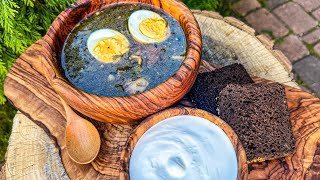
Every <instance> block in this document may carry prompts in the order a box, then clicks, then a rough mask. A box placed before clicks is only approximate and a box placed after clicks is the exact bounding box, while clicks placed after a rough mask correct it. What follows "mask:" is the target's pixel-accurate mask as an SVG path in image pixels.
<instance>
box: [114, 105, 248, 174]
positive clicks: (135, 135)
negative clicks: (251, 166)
mask: <svg viewBox="0 0 320 180" xmlns="http://www.w3.org/2000/svg"><path fill="white" fill-rule="evenodd" d="M179 115H192V116H198V117H202V118H204V119H207V120H209V121H211V122H212V123H214V124H215V125H217V126H218V127H220V128H221V129H222V130H223V131H224V132H225V133H226V135H227V136H228V137H229V139H230V141H231V143H232V145H233V147H234V150H235V152H236V155H237V161H238V179H247V176H248V166H247V163H246V162H247V159H246V153H245V151H244V149H243V147H242V145H241V143H240V141H239V139H238V136H237V135H236V134H235V133H234V131H233V130H232V129H231V127H230V126H229V125H228V124H227V123H225V122H224V121H223V120H221V119H220V118H218V117H216V116H214V115H212V114H210V113H208V112H206V111H203V110H200V109H192V108H185V107H177V108H171V109H167V110H164V111H161V112H159V113H156V114H154V115H152V116H150V117H148V118H146V119H145V120H144V121H143V122H142V123H141V124H139V126H138V127H137V128H136V129H135V130H134V131H133V132H132V134H131V135H130V137H129V140H128V143H127V146H126V148H125V149H124V151H123V153H122V154H121V164H122V166H123V172H122V173H121V176H120V177H121V179H129V162H130V157H131V154H132V152H133V149H134V147H135V145H136V144H137V142H138V141H139V139H140V138H141V136H142V135H143V134H144V133H145V132H146V131H147V130H148V129H150V128H151V127H152V126H154V125H155V124H157V123H159V122H161V121H163V120H165V119H167V118H170V117H174V116H179Z"/></svg>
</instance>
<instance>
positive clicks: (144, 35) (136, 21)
mask: <svg viewBox="0 0 320 180" xmlns="http://www.w3.org/2000/svg"><path fill="white" fill-rule="evenodd" d="M128 27H129V31H130V33H131V35H132V37H133V38H134V39H135V40H136V41H138V42H140V43H143V44H151V43H158V42H162V41H165V40H166V39H167V38H168V37H169V36H170V28H169V26H168V23H167V21H166V20H165V19H164V18H162V17H161V16H160V15H159V14H157V13H155V12H153V11H149V10H138V11H135V12H133V13H132V14H131V15H130V17H129V20H128Z"/></svg>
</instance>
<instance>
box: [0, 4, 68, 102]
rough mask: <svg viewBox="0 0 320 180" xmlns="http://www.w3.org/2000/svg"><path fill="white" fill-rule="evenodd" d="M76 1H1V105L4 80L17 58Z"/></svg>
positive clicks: (3, 98) (3, 99)
mask: <svg viewBox="0 0 320 180" xmlns="http://www.w3.org/2000/svg"><path fill="white" fill-rule="evenodd" d="M73 1H74V0H1V2H0V104H3V103H4V102H5V101H6V99H5V97H4V95H3V83H4V82H3V81H4V78H5V76H6V75H7V73H8V70H9V68H10V67H11V65H12V64H13V63H14V61H15V59H16V58H17V57H18V56H19V55H20V54H21V53H23V51H24V50H25V49H26V48H27V47H28V46H30V45H31V44H32V43H34V42H35V41H36V40H38V39H39V38H40V37H41V36H42V35H44V34H45V32H46V31H47V29H48V27H49V26H50V24H51V22H52V21H53V20H54V18H56V16H57V15H58V14H59V13H60V12H61V11H62V10H63V9H64V8H65V7H67V6H68V5H69V4H71V3H72V2H73Z"/></svg>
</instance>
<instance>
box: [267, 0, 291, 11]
mask: <svg viewBox="0 0 320 180" xmlns="http://www.w3.org/2000/svg"><path fill="white" fill-rule="evenodd" d="M285 2H288V0H269V1H268V2H267V6H268V8H269V9H274V8H276V7H278V6H279V5H281V4H283V3H285Z"/></svg>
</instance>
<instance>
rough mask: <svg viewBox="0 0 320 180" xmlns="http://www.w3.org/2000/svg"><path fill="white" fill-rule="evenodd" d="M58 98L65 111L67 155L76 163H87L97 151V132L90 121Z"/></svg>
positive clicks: (98, 138)
mask: <svg viewBox="0 0 320 180" xmlns="http://www.w3.org/2000/svg"><path fill="white" fill-rule="evenodd" d="M60 100H61V102H62V104H63V107H64V109H65V111H66V119H67V126H66V132H65V138H66V147H67V151H68V154H69V157H70V158H71V159H72V160H73V161H74V162H76V163H78V164H88V163H90V162H92V161H93V160H94V159H95V158H96V157H97V155H98V153H99V150H100V145H101V142H100V136H99V132H98V130H97V129H96V127H94V126H93V124H92V123H90V122H89V121H87V120H85V119H83V118H82V117H80V116H78V115H77V114H76V113H75V112H74V111H73V110H72V109H71V108H70V107H69V105H68V104H67V103H66V102H65V101H64V100H63V99H62V98H60Z"/></svg>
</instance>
